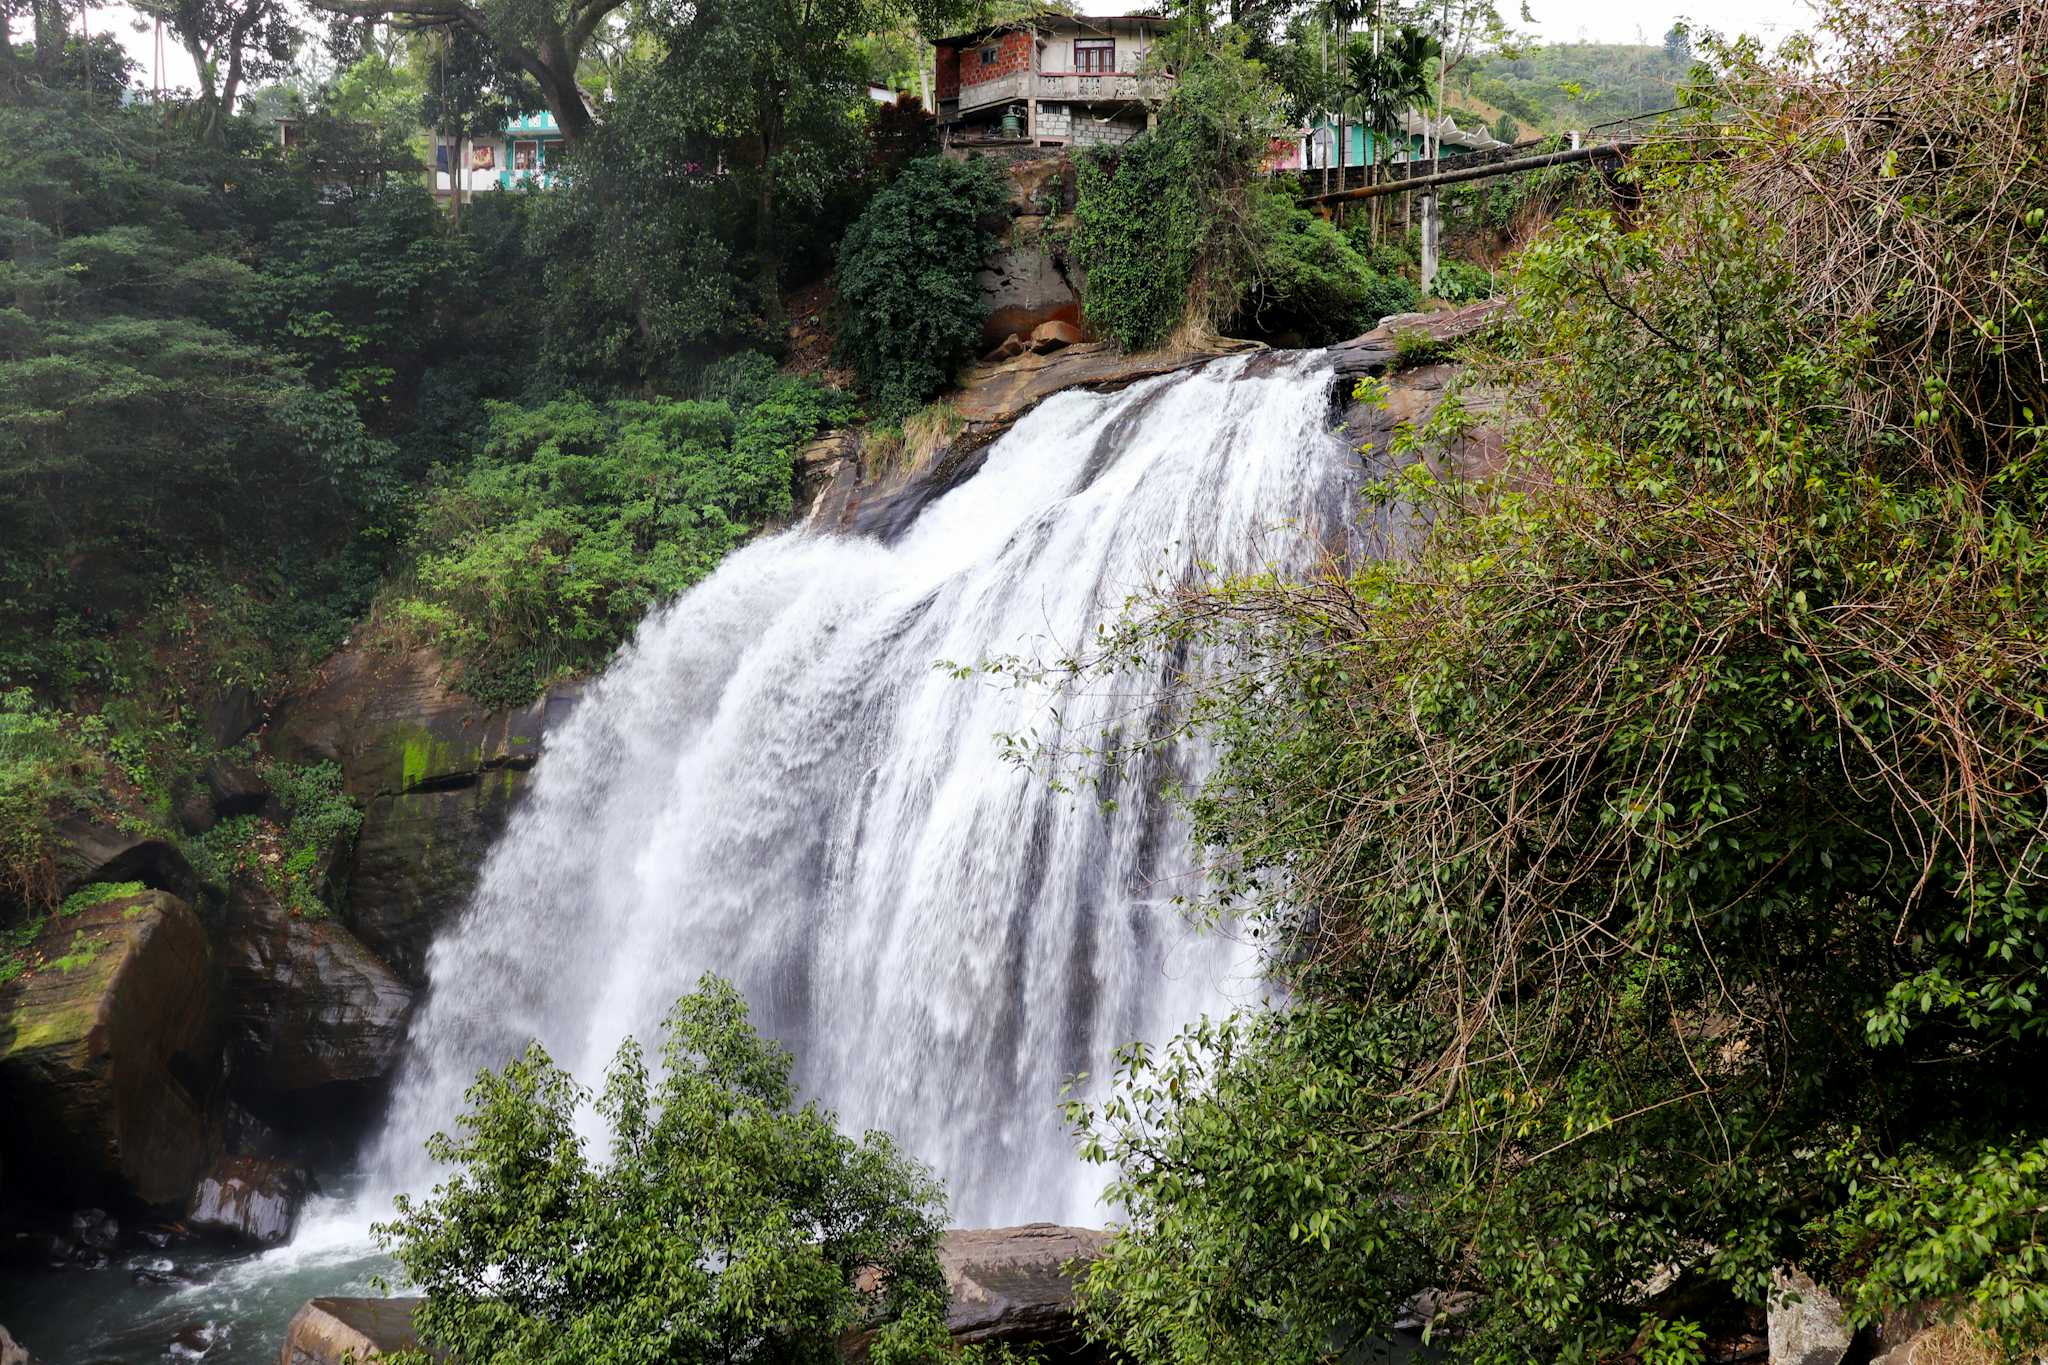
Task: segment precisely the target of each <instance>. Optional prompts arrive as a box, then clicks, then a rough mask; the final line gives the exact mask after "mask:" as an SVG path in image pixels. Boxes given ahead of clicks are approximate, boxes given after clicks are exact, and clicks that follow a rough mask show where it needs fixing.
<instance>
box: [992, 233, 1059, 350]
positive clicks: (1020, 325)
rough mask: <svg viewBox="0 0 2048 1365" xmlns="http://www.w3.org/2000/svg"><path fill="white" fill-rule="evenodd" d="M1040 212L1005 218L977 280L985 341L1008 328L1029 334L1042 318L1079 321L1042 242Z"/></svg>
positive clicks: (995, 338)
mask: <svg viewBox="0 0 2048 1365" xmlns="http://www.w3.org/2000/svg"><path fill="white" fill-rule="evenodd" d="M1049 221H1050V220H1049V219H1046V218H1043V217H1020V218H1018V219H1016V220H1015V221H1014V222H1012V223H1011V225H1010V228H1009V231H1008V232H1007V233H1006V234H1005V236H1004V240H1003V245H1002V246H1000V247H998V248H997V250H996V253H995V254H994V255H993V256H991V257H990V258H989V261H988V266H987V268H986V269H984V270H983V271H982V272H981V274H980V275H979V276H977V277H976V278H977V281H978V283H979V284H980V285H981V298H982V302H983V303H984V304H986V305H987V308H988V314H987V316H986V317H985V318H984V319H983V322H982V333H981V334H982V340H983V343H984V345H985V346H994V345H997V344H999V343H1000V342H1001V341H1002V339H1003V338H1004V337H1006V336H1009V335H1011V334H1012V333H1017V334H1021V335H1023V336H1030V335H1031V333H1032V331H1033V330H1034V329H1036V328H1038V327H1040V326H1043V325H1044V324H1046V323H1048V322H1064V323H1069V324H1071V325H1073V326H1076V327H1079V326H1081V298H1080V295H1079V294H1077V293H1076V292H1075V290H1074V287H1073V285H1072V284H1070V283H1069V282H1068V281H1067V277H1066V275H1065V274H1064V273H1063V272H1062V271H1061V269H1060V264H1059V261H1058V259H1057V258H1055V257H1054V255H1053V254H1052V252H1051V251H1050V250H1049V249H1048V248H1047V246H1046V243H1045V224H1046V223H1047V222H1049Z"/></svg>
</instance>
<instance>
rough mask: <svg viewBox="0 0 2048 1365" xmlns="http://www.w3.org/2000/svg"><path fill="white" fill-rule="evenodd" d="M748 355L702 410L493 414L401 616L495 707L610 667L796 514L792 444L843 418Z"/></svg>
mask: <svg viewBox="0 0 2048 1365" xmlns="http://www.w3.org/2000/svg"><path fill="white" fill-rule="evenodd" d="M752 360H753V362H754V363H752V364H736V363H733V362H725V363H723V364H722V365H721V366H720V367H719V369H718V370H717V371H716V372H715V373H714V375H713V385H714V388H713V391H714V392H716V393H718V394H719V395H720V396H718V397H716V398H713V399H709V400H701V401H700V400H674V399H615V400H611V401H608V402H597V401H594V400H592V399H589V398H585V397H580V396H578V397H565V398H558V399H555V400H553V401H552V402H548V403H545V404H542V405H540V406H538V407H532V408H521V407H517V406H515V405H512V404H492V405H490V406H489V408H488V409H487V410H488V412H489V431H488V435H487V436H486V437H485V438H484V439H483V440H482V442H481V443H480V445H479V447H478V452H477V457H476V459H475V460H474V461H473V462H471V463H470V464H469V465H467V466H465V467H462V468H460V469H456V470H451V471H450V472H449V473H448V476H447V477H446V479H445V480H444V481H443V482H442V483H441V484H439V485H438V486H437V487H436V488H435V489H434V491H433V492H432V493H431V495H430V496H429V498H428V501H427V506H426V508H425V510H424V511H423V513H422V514H421V518H420V525H419V532H418V534H419V541H420V547H421V552H420V555H419V557H418V560H417V561H416V564H415V566H414V569H413V571H412V577H411V582H410V585H409V586H406V587H402V588H401V589H400V591H399V593H398V595H397V596H396V598H395V599H394V600H393V601H392V602H391V603H389V604H388V612H389V615H390V617H391V619H392V620H393V621H394V622H395V623H396V624H397V625H398V626H399V627H400V628H402V629H405V630H408V631H412V632H416V633H419V634H422V635H424V636H425V637H426V638H428V639H430V640H432V641H433V642H434V643H436V644H438V645H440V646H441V647H442V649H443V650H444V651H445V652H446V653H447V655H448V656H449V657H450V658H451V659H454V660H457V661H459V662H460V663H461V665H462V674H461V682H462V685H463V686H464V688H465V689H466V690H468V691H469V692H470V693H471V694H472V695H475V696H478V697H481V698H484V699H487V700H492V701H505V702H517V701H524V700H526V699H528V698H529V697H531V696H532V695H533V693H534V692H535V690H536V689H537V688H539V687H540V686H542V685H544V684H545V683H547V682H549V681H551V680H552V679H554V678H555V677H557V676H559V675H560V674H562V673H565V672H573V671H577V670H581V669H588V668H593V667H595V666H597V665H599V664H601V663H603V662H604V661H605V659H607V658H608V657H609V656H610V655H611V652H612V650H613V649H614V648H616V647H617V645H618V644H619V642H620V641H621V640H623V639H625V637H626V636H627V634H628V633H630V632H631V631H632V629H633V627H634V626H635V625H636V624H637V623H638V622H639V620H640V618H641V617H642V616H643V615H645V614H646V612H647V608H648V607H649V606H650V605H651V604H653V603H654V602H656V601H659V600H660V599H662V598H664V597H668V596H671V595H673V594H674V593H677V592H679V591H681V590H682V589H684V588H686V587H688V586H689V585H690V584H692V583H694V582H696V581H697V580H698V579H700V578H702V577H703V576H704V575H705V574H706V573H708V572H710V571H711V569H712V568H713V567H714V566H715V565H716V564H717V563H718V561H719V559H720V558H721V557H722V556H724V554H725V553H726V552H727V551H728V550H731V549H732V548H733V547H734V546H736V545H738V544H739V543H740V541H741V540H743V539H744V538H745V537H746V536H747V534H748V533H749V532H750V531H752V530H753V529H754V528H755V527H757V526H759V525H760V524H761V523H762V522H764V521H768V520H772V519H774V518H777V517H782V516H785V515H787V514H788V512H789V509H790V493H791V469H792V466H793V463H794V460H795V454H796V449H797V447H798V446H799V445H800V444H801V443H802V442H804V441H806V440H808V439H810V437H811V436H812V435H814V434H815V433H816V432H817V430H818V428H819V427H820V426H821V425H823V424H824V423H826V422H828V421H834V420H844V418H845V417H846V416H848V415H849V414H848V413H847V411H846V410H845V407H844V405H843V403H842V402H841V400H838V399H836V398H835V397H834V396H833V395H832V394H830V393H829V392H828V391H826V390H822V389H820V388H818V387H817V386H816V385H814V384H811V383H810V382H809V381H806V380H802V379H797V378H791V377H786V376H777V375H775V374H774V371H773V366H772V365H770V364H768V363H767V362H766V361H765V360H762V359H761V358H760V357H753V358H752ZM726 395H730V397H727V396H726Z"/></svg>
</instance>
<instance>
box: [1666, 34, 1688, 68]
mask: <svg viewBox="0 0 2048 1365" xmlns="http://www.w3.org/2000/svg"><path fill="white" fill-rule="evenodd" d="M1664 60H1665V61H1667V62H1669V63H1671V65H1673V66H1675V67H1687V66H1691V65H1692V30H1690V29H1688V28H1687V27H1686V26H1685V25H1684V24H1673V25H1672V26H1671V27H1670V28H1668V29H1666V30H1665V31H1664Z"/></svg>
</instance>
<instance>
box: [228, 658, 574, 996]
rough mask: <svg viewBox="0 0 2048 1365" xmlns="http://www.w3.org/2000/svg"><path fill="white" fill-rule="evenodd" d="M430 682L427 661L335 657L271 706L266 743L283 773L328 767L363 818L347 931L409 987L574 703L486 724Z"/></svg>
mask: <svg viewBox="0 0 2048 1365" xmlns="http://www.w3.org/2000/svg"><path fill="white" fill-rule="evenodd" d="M440 670H441V665H440V660H439V659H438V658H437V657H436V656H435V655H434V654H433V653H432V652H431V651H428V650H414V651H410V652H402V653H387V652H383V651H379V650H375V649H369V648H361V647H358V648H354V649H349V650H345V651H343V652H342V653H341V654H338V655H336V656H335V657H334V658H333V659H331V660H329V661H328V663H327V665H326V668H325V670H324V677H323V680H322V681H321V682H320V683H319V684H318V685H317V686H316V687H314V688H313V689H312V690H311V691H309V692H307V693H306V694H304V695H302V696H300V697H298V698H296V699H294V700H292V701H291V702H289V703H287V704H286V705H285V706H284V708H283V709H282V714H281V715H280V717H279V719H278V720H277V722H276V723H275V724H273V726H272V727H271V729H270V732H269V736H268V739H267V741H266V743H267V746H268V748H269V750H270V752H271V753H272V754H273V755H275V756H276V757H278V758H282V759H285V760H286V761H288V762H293V763H320V762H335V763H339V764H340V765H341V770H342V778H343V782H344V785H345V786H346V788H347V790H348V793H349V795H350V796H352V797H354V798H355V800H356V801H357V802H358V803H359V804H360V805H361V806H362V807H363V826H362V830H361V832H360V833H359V834H358V835H357V836H356V847H355V852H354V857H353V861H352V863H351V864H350V867H349V869H348V894H347V897H346V901H347V910H346V911H345V918H346V921H347V924H348V927H349V928H350V929H352V930H353V931H354V932H355V934H356V936H357V937H358V938H360V939H361V940H362V941H363V943H364V945H365V946H367V947H368V948H369V949H370V951H371V952H373V953H374V954H376V955H377V956H378V957H379V958H381V959H382V960H383V961H384V962H385V963H386V964H388V965H389V966H390V967H391V969H392V970H393V971H395V972H396V973H397V974H398V975H399V977H400V978H402V979H403V980H405V981H407V982H409V983H411V984H413V985H416V986H417V985H421V984H424V982H425V980H426V958H427V949H428V947H429V946H430V945H431V943H432V942H433V938H434V934H435V932H436V930H438V929H439V928H440V926H441V925H442V924H443V923H445V922H446V921H447V919H448V918H449V916H451V915H452V914H453V913H454V912H455V911H457V910H459V909H460V908H461V907H462V905H463V904H464V903H465V902H466V901H467V900H468V898H469V893H470V890H471V888H472V887H474V886H475V884H476V873H477V868H478V866H479V865H480V864H481V863H482V861H483V857H484V854H486V853H487V852H489V851H490V847H491V845H492V843H494V842H495V841H496V839H497V837H498V834H499V833H500V831H502V830H503V829H504V827H505V822H506V820H507V819H508V818H509V817H510V815H511V812H512V807H513V804H514V803H515V802H516V801H517V800H518V798H519V796H520V794H521V793H522V791H523V790H524V789H525V785H526V779H527V774H528V772H529V771H530V770H531V769H532V767H533V765H534V763H535V762H536V761H537V760H538V758H539V756H540V747H541V740H542V738H543V736H544V734H545V732H546V730H547V727H548V726H550V725H552V724H556V723H558V722H559V721H560V720H561V719H562V718H563V717H564V716H566V715H567V714H568V711H569V709H570V708H571V707H572V706H573V705H574V703H575V696H576V693H575V690H574V689H573V688H562V689H557V690H556V691H555V692H553V693H551V694H550V695H549V696H548V697H546V698H544V699H543V700H541V701H537V702H535V703H533V704H532V705H530V706H524V707H519V708H516V709H513V710H504V711H492V710H488V709H486V708H484V707H482V706H479V705H477V704H476V703H475V702H472V701H470V700H469V699H467V698H465V697H462V696H460V695H458V694H457V693H455V692H453V691H451V690H449V688H447V687H446V686H445V685H444V684H443V683H442V682H441V678H440Z"/></svg>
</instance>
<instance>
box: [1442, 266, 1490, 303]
mask: <svg viewBox="0 0 2048 1365" xmlns="http://www.w3.org/2000/svg"><path fill="white" fill-rule="evenodd" d="M1429 289H1430V292H1431V293H1432V294H1435V295H1436V296H1437V297H1438V298H1440V299H1442V300H1444V301H1445V302H1446V303H1470V302H1472V301H1473V300H1475V299H1489V298H1492V297H1493V295H1494V293H1495V286H1494V279H1493V272H1492V271H1491V270H1488V269H1487V268H1486V267H1485V266H1483V265H1474V264H1472V263H1471V262H1470V261H1444V262H1443V263H1442V264H1440V265H1438V266H1437V270H1436V278H1435V279H1434V280H1432V281H1431V282H1430V286H1429Z"/></svg>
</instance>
